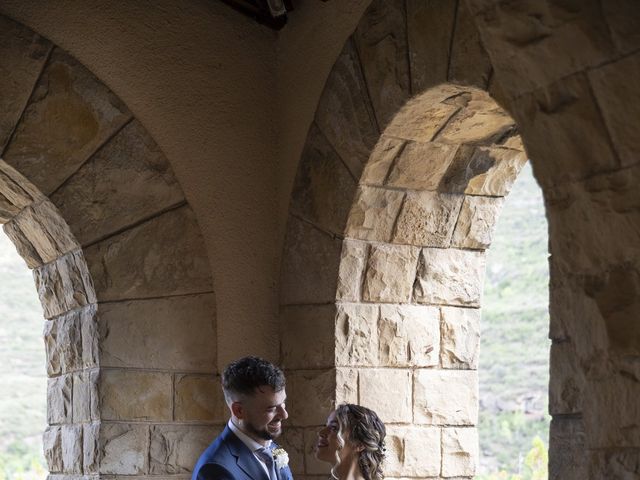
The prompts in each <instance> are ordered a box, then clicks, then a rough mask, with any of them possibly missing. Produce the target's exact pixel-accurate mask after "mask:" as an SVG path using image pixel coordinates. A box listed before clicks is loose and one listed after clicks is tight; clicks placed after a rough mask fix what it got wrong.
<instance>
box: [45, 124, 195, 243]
mask: <svg viewBox="0 0 640 480" xmlns="http://www.w3.org/2000/svg"><path fill="white" fill-rule="evenodd" d="M51 201H52V202H53V203H54V204H55V205H56V207H58V209H59V210H60V212H61V213H62V216H63V217H64V219H65V220H66V221H67V222H68V223H69V225H70V226H71V229H72V230H73V233H74V234H75V236H76V237H77V239H78V241H79V242H80V243H82V244H83V245H86V244H88V243H92V242H94V241H96V240H98V239H100V238H103V237H105V236H106V235H109V234H111V233H114V232H117V231H120V230H122V229H124V228H126V227H128V226H130V225H133V224H135V223H137V222H139V221H140V220H142V219H145V218H149V217H151V216H153V215H155V214H156V213H157V212H159V211H162V210H165V209H167V208H169V207H171V206H173V205H176V204H178V203H180V202H182V201H184V196H183V194H182V190H181V189H180V186H179V185H178V182H177V180H176V179H175V177H174V175H173V172H172V171H171V166H170V165H169V161H168V160H167V159H166V157H165V156H164V154H163V153H162V151H161V150H160V148H159V147H158V145H156V143H155V142H154V141H153V139H152V138H151V137H150V136H149V134H148V133H147V132H146V131H145V130H144V128H143V127H142V125H140V123H139V122H138V121H136V120H134V121H132V122H131V123H129V124H128V125H127V126H125V127H124V128H123V129H122V130H121V131H120V132H118V134H117V135H116V136H115V137H113V138H112V139H111V140H110V141H109V143H107V144H106V145H105V146H104V147H102V148H101V149H100V150H99V151H98V152H97V153H96V154H95V155H93V156H92V157H91V159H90V160H89V161H88V162H86V163H84V164H83V165H82V167H80V169H79V170H78V171H76V172H75V173H74V174H73V176H72V177H71V178H70V179H69V180H68V181H67V182H65V183H64V185H62V187H60V189H58V190H56V192H55V193H54V194H53V195H52V196H51Z"/></svg>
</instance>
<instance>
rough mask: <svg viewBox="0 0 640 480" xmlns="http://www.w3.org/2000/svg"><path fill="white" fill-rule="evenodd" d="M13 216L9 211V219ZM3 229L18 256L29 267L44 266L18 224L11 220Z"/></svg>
mask: <svg viewBox="0 0 640 480" xmlns="http://www.w3.org/2000/svg"><path fill="white" fill-rule="evenodd" d="M5 211H6V210H5ZM3 215H4V214H3ZM12 216H13V214H12V213H11V211H8V213H7V219H10V218H11V217H12ZM2 229H3V230H4V233H5V234H6V235H7V237H8V238H9V239H10V240H11V243H13V245H14V246H15V247H16V251H17V252H18V255H20V256H21V257H22V259H23V260H24V261H25V263H26V264H27V267H29V268H37V267H39V266H41V265H42V263H43V262H42V259H41V258H40V255H38V252H37V251H36V249H35V247H34V246H33V245H31V242H29V240H28V239H27V237H25V236H24V233H22V230H20V227H18V224H17V223H16V222H15V221H13V220H10V221H9V222H8V223H5V224H4V225H3V226H2Z"/></svg>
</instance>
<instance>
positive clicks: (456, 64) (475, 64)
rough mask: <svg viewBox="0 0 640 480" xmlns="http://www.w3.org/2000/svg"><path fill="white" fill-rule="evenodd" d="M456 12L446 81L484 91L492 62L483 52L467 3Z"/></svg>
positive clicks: (491, 69) (490, 73)
mask: <svg viewBox="0 0 640 480" xmlns="http://www.w3.org/2000/svg"><path fill="white" fill-rule="evenodd" d="M456 10H457V11H456V18H455V25H454V27H453V35H454V38H453V40H452V42H451V58H450V59H449V72H448V79H449V81H450V82H452V83H461V84H464V85H474V86H477V87H480V88H482V89H486V87H487V85H488V83H489V79H490V77H491V75H492V71H493V67H492V61H491V59H490V58H489V55H488V54H487V52H486V51H485V46H484V44H483V41H482V40H481V39H480V35H479V33H478V28H477V27H476V25H475V23H474V19H473V18H472V16H471V14H470V12H469V9H468V6H467V2H464V3H461V4H459V5H458V8H457V9H456Z"/></svg>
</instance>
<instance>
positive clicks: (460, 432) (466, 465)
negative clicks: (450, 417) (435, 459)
mask: <svg viewBox="0 0 640 480" xmlns="http://www.w3.org/2000/svg"><path fill="white" fill-rule="evenodd" d="M478 459H479V452H478V431H477V430H476V429H475V428H443V429H442V476H443V477H455V476H460V477H470V476H473V475H475V473H476V465H477V463H478Z"/></svg>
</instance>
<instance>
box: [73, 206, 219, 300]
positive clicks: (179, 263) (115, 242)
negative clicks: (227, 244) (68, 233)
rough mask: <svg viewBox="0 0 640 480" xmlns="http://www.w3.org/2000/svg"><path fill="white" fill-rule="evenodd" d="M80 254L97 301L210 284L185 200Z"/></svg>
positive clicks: (203, 287)
mask: <svg viewBox="0 0 640 480" xmlns="http://www.w3.org/2000/svg"><path fill="white" fill-rule="evenodd" d="M85 255H86V257H87V263H88V264H89V269H90V271H91V275H92V277H93V280H94V282H95V286H96V292H97V294H98V298H99V299H100V300H101V301H113V300H123V299H127V300H129V299H139V298H145V297H160V296H168V295H185V294H191V293H202V292H210V291H211V290H212V286H211V271H210V266H209V260H208V258H207V253H206V248H205V246H204V241H203V238H202V234H201V233H200V227H199V226H198V223H197V220H196V217H195V214H194V213H193V211H192V210H191V208H190V207H189V206H183V207H181V208H178V209H175V210H171V211H169V212H166V213H164V214H162V215H160V216H158V217H155V218H153V219H151V220H149V221H147V222H145V223H143V224H141V225H138V226H136V227H133V228H131V229H129V230H127V231H125V232H123V233H121V234H118V235H115V236H113V237H109V238H108V239H106V240H103V241H102V242H100V243H97V244H95V245H92V246H90V247H88V248H86V249H85Z"/></svg>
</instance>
